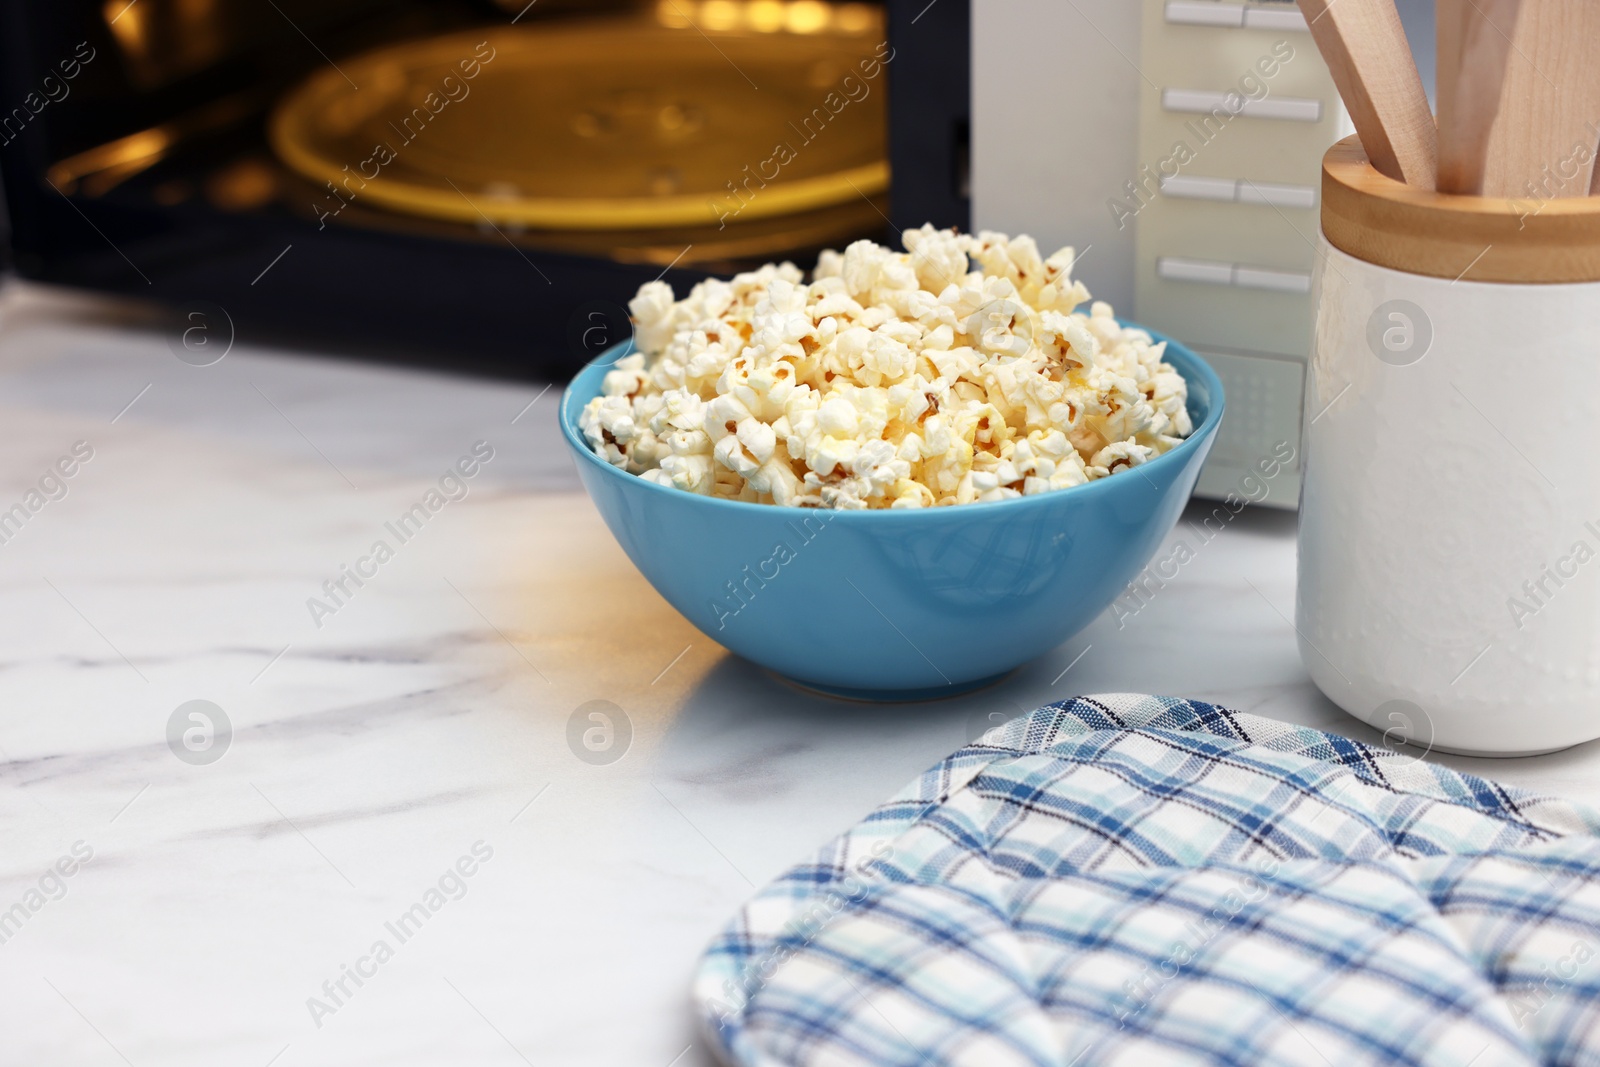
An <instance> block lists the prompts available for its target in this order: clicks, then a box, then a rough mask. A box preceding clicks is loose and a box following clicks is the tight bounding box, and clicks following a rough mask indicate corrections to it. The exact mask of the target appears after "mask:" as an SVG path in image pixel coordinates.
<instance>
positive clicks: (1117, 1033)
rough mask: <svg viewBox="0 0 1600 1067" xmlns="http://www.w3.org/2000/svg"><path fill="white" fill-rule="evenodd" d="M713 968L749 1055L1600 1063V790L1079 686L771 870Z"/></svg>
mask: <svg viewBox="0 0 1600 1067" xmlns="http://www.w3.org/2000/svg"><path fill="white" fill-rule="evenodd" d="M694 996H695V1002H696V1006H697V1008H698V1010H699V1012H700V1013H701V1016H702V1019H703V1021H704V1023H705V1026H706V1029H707V1032H708V1033H709V1034H710V1035H712V1039H713V1041H714V1042H715V1045H716V1047H717V1049H718V1051H719V1053H720V1054H721V1055H722V1056H723V1058H725V1059H726V1060H727V1061H728V1062H730V1063H734V1064H742V1065H748V1067H775V1065H779V1064H785V1065H789V1064H806V1065H813V1064H815V1065H823V1064H826V1065H841V1067H842V1065H847V1064H849V1065H872V1067H889V1065H902V1064H903V1065H906V1067H912V1065H922V1064H973V1065H980V1067H1009V1065H1013V1064H1015V1065H1019V1067H1020V1065H1037V1067H1046V1065H1050V1067H1065V1065H1077V1067H1087V1065H1090V1064H1129V1065H1144V1064H1266V1063H1271V1064H1310V1065H1313V1067H1346V1065H1349V1064H1428V1065H1439V1067H1499V1065H1504V1064H1518V1065H1523V1064H1594V1065H1600V812H1596V811H1595V810H1593V809H1591V808H1587V807H1584V806H1582V805H1578V804H1574V803H1570V802H1567V801H1562V800H1556V799H1552V798H1548V797H1542V796H1536V795H1533V794H1529V793H1526V792H1523V791H1520V790H1516V789H1510V788H1507V787H1505V786H1501V785H1497V784H1495V783H1494V782H1490V781H1486V780H1484V779H1482V778H1476V777H1473V776H1471V775H1466V774H1459V773H1456V772H1454V771H1451V770H1447V769H1445V768H1442V767H1439V766H1436V765H1434V764H1431V763H1426V762H1422V761H1419V760H1417V759H1415V758H1414V757H1413V756H1410V755H1406V754H1405V750H1404V749H1402V750H1401V751H1400V752H1398V753H1396V752H1390V751H1388V750H1386V749H1382V748H1373V747H1370V746H1367V745H1362V744H1358V743H1356V742H1354V741H1350V740H1348V739H1346V738H1342V737H1338V736H1336V735H1333V734H1325V733H1321V732H1319V731H1316V730H1309V729H1305V728H1303V727H1297V726H1291V725H1288V724H1285V723H1280V722H1274V721H1271V720H1267V719H1261V718H1256V717H1254V716H1249V715H1241V714H1238V713H1236V712H1233V711H1230V710H1228V709H1227V708H1222V707H1217V706H1215V705H1211V704H1205V703H1201V702H1199V701H1192V700H1176V699H1171V698H1165V697H1151V696H1129V695H1114V696H1098V697H1083V698H1079V699H1076V700H1071V701H1067V702H1064V703H1061V704H1053V705H1050V706H1049V707H1045V708H1040V709H1039V710H1038V711H1036V712H1033V713H1032V714H1030V715H1027V716H1024V717H1023V718H1020V719H1017V720H1014V721H1012V722H1011V723H1008V724H1006V725H1005V726H1002V727H997V728H996V729H994V730H992V731H990V732H989V733H988V734H986V735H984V737H983V738H980V739H979V740H978V741H977V742H975V743H974V744H971V745H968V746H967V747H965V748H963V749H960V750H959V751H957V752H956V753H954V754H953V755H951V756H950V757H949V758H947V759H945V760H944V761H942V762H941V763H939V764H938V765H937V766H935V767H933V768H932V769H931V770H929V771H928V772H927V773H925V774H924V775H922V777H921V778H919V779H918V780H917V781H916V782H914V783H912V784H911V785H910V786H909V787H907V788H906V789H905V790H903V791H902V792H901V793H900V794H899V795H898V796H896V797H894V798H893V799H891V800H890V801H888V802H887V803H886V804H884V805H883V806H882V807H880V808H879V809H878V810H877V811H875V812H873V813H872V814H871V815H869V816H868V817H867V818H866V819H865V820H864V821H862V822H861V823H860V824H859V825H858V826H856V827H855V828H854V829H853V830H851V831H850V832H848V833H846V834H845V835H844V836H842V837H840V838H839V839H838V840H836V841H835V842H833V843H832V844H831V845H829V846H828V847H827V848H825V849H824V850H823V851H822V853H821V854H820V855H818V856H817V857H816V858H815V859H813V860H811V861H810V862H807V863H803V864H801V865H800V866H798V867H796V868H794V869H793V870H792V871H790V872H789V873H788V874H786V875H785V876H783V877H782V878H780V879H779V880H778V881H777V882H776V883H774V884H773V885H771V886H769V887H768V888H766V889H765V890H763V891H762V892H761V893H760V894H758V895H757V896H756V897H755V898H754V899H753V900H751V901H750V902H749V903H748V904H746V905H745V906H744V908H743V909H742V910H741V911H740V912H739V914H738V915H737V916H736V917H735V919H734V920H733V922H732V923H730V924H729V926H728V927H727V929H726V930H725V931H724V932H723V933H722V934H721V935H720V936H718V937H717V938H716V940H715V941H714V942H713V943H712V944H711V947H710V948H709V949H708V950H707V952H706V955H705V957H704V959H703V960H702V961H701V964H700V967H699V970H698V972H697V974H696V977H695V982H694Z"/></svg>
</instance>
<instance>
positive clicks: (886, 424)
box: [579, 226, 1193, 509]
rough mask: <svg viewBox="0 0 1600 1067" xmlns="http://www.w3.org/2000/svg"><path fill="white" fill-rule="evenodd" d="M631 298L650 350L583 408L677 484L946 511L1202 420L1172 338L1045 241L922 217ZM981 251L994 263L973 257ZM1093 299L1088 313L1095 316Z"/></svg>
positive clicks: (606, 454) (601, 447) (1086, 469)
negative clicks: (1158, 337) (1088, 282)
mask: <svg viewBox="0 0 1600 1067" xmlns="http://www.w3.org/2000/svg"><path fill="white" fill-rule="evenodd" d="M902 239H903V242H904V245H905V249H906V252H905V253H903V254H902V253H897V252H893V251H891V250H890V249H888V248H885V247H883V246H881V245H878V244H875V243H874V242H872V241H857V242H855V243H854V244H852V245H850V246H849V247H848V248H846V249H845V250H844V251H843V252H842V253H841V252H834V251H828V252H823V253H822V254H821V256H820V257H819V258H818V260H817V265H816V269H815V271H814V272H813V276H812V280H811V281H810V283H809V284H807V283H806V281H805V279H804V277H803V276H802V275H801V273H800V271H799V270H798V269H797V268H796V267H795V266H794V265H793V264H790V263H784V264H768V265H767V266H764V267H762V268H761V269H759V270H756V271H749V272H746V273H743V274H739V275H737V276H735V277H734V278H732V279H731V280H729V281H726V282H724V281H718V280H715V279H712V280H707V281H704V282H701V283H699V284H698V285H696V286H695V287H694V288H693V289H692V290H691V291H690V292H689V294H688V296H686V297H685V298H684V299H683V300H678V301H675V300H674V299H673V293H672V290H671V288H670V287H668V286H667V285H666V284H665V283H663V282H650V283H648V284H646V285H644V286H643V287H641V288H640V290H639V293H638V295H637V296H635V297H634V299H633V300H632V301H631V302H630V303H629V305H628V306H629V308H630V310H631V311H632V313H633V318H634V323H635V331H634V334H635V340H636V343H637V345H638V348H639V353H636V354H633V355H630V356H627V357H626V358H624V359H620V360H618V361H617V363H616V365H615V366H614V367H613V368H611V370H609V371H608V372H607V373H606V375H605V378H604V380H603V382H602V386H601V392H602V395H601V396H599V397H596V398H595V399H593V400H591V401H590V402H589V403H588V404H587V405H586V406H585V407H584V410H583V412H582V413H581V415H580V417H579V428H580V429H581V431H582V432H583V435H584V438H585V440H586V441H588V443H589V446H590V447H591V448H592V449H593V450H594V451H595V453H596V454H597V455H599V456H601V457H602V458H603V459H605V460H606V461H607V462H608V463H611V464H613V465H615V466H617V467H621V468H622V469H624V470H626V471H629V472H630V473H633V474H637V475H639V476H640V477H643V478H645V479H646V480H648V481H651V482H655V483H656V484H658V485H663V486H667V487H670V488H673V489H678V490H682V491H684V492H692V493H700V494H702V495H705V496H715V497H718V498H720V499H727V500H744V501H750V502H755V503H765V504H779V505H784V506H791V507H824V508H842V509H866V508H925V507H942V506H948V505H952V504H966V503H973V502H979V501H996V500H1009V499H1013V498H1015V497H1018V496H1033V495H1037V494H1039V493H1048V492H1056V491H1059V490H1061V489H1068V488H1071V487H1073V486H1075V485H1082V484H1084V483H1085V482H1089V481H1092V480H1095V479H1097V478H1106V477H1111V476H1112V475H1115V474H1118V473H1120V472H1123V471H1126V470H1128V469H1130V468H1132V467H1137V466H1140V465H1142V464H1144V463H1148V462H1149V461H1150V460H1152V459H1154V458H1155V457H1157V456H1159V455H1161V454H1162V453H1163V452H1166V451H1168V450H1169V449H1171V448H1173V447H1176V446H1177V444H1178V443H1179V442H1180V441H1181V440H1182V439H1183V438H1185V437H1187V436H1188V435H1189V434H1190V433H1191V432H1193V426H1192V424H1191V421H1190V419H1189V414H1188V409H1187V406H1186V405H1187V400H1188V389H1187V386H1186V384H1185V383H1184V380H1183V377H1182V376H1181V375H1180V374H1178V373H1177V371H1175V370H1174V369H1173V368H1172V366H1170V365H1169V364H1167V363H1165V362H1163V361H1162V357H1163V355H1164V354H1165V345H1164V344H1157V343H1155V342H1154V341H1153V339H1152V338H1151V337H1150V335H1149V334H1147V333H1145V332H1144V331H1143V330H1134V329H1124V328H1123V327H1122V325H1121V324H1120V323H1118V322H1117V321H1116V318H1115V316H1114V314H1113V312H1112V310H1111V307H1110V305H1108V304H1105V303H1104V302H1100V301H1095V302H1093V303H1090V302H1089V291H1088V290H1087V289H1086V288H1085V287H1084V285H1083V283H1082V282H1079V281H1076V280H1074V279H1073V278H1072V268H1073V264H1074V262H1075V259H1076V253H1075V252H1074V251H1073V250H1072V249H1071V248H1064V249H1062V250H1060V251H1059V252H1056V253H1055V254H1054V255H1051V256H1049V257H1048V258H1046V257H1043V256H1041V255H1040V251H1039V248H1038V245H1037V244H1036V243H1035V242H1034V241H1033V239H1032V238H1030V237H1027V236H1018V237H1008V236H1007V235H1005V234H1000V233H991V232H984V233H980V234H978V235H976V236H970V235H964V234H959V233H956V232H954V231H951V230H936V229H934V228H933V227H932V226H923V227H921V228H920V229H916V230H907V231H905V233H904V234H903V235H902ZM973 261H976V264H977V269H973V266H974V263H973ZM1085 304H1088V305H1089V306H1088V311H1087V313H1086V312H1084V311H1081V310H1079V308H1081V307H1082V306H1083V305H1085Z"/></svg>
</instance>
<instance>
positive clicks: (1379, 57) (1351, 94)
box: [1299, 0, 1600, 189]
mask: <svg viewBox="0 0 1600 1067" xmlns="http://www.w3.org/2000/svg"><path fill="white" fill-rule="evenodd" d="M1572 2H1574V3H1578V2H1592V0H1572ZM1299 3H1300V12H1301V14H1303V15H1304V16H1305V18H1306V22H1307V23H1308V24H1310V26H1311V36H1312V38H1313V39H1314V40H1315V41H1316V42H1317V49H1318V51H1320V52H1321V53H1322V58H1323V59H1324V60H1325V61H1326V62H1327V64H1328V70H1329V72H1331V73H1332V74H1333V83H1334V85H1336V86H1337V87H1338V89H1339V96H1340V97H1341V98H1342V99H1343V100H1344V106H1345V108H1346V109H1347V110H1348V111H1349V112H1350V119H1351V121H1353V122H1354V123H1355V126H1356V133H1357V134H1359V135H1360V136H1361V146H1362V148H1364V149H1366V152H1367V158H1368V159H1370V160H1372V165H1373V166H1374V167H1376V168H1377V169H1378V171H1379V172H1380V173H1383V174H1386V175H1388V176H1389V177H1391V178H1394V179H1395V180H1396V181H1402V182H1405V183H1406V184H1407V185H1415V186H1418V187H1419V188H1423V189H1432V188H1433V187H1434V180H1435V170H1436V167H1437V160H1438V131H1437V129H1436V128H1435V127H1434V124H1433V112H1431V111H1430V110H1428V94H1427V93H1426V92H1425V91H1424V90H1423V88H1422V78H1421V77H1420V76H1419V75H1418V74H1417V64H1416V62H1415V61H1414V60H1412V58H1411V49H1410V48H1409V47H1408V46H1407V44H1406V35H1405V30H1404V28H1403V27H1402V26H1401V25H1400V14H1399V12H1397V11H1396V10H1395V7H1394V0H1299ZM1597 6H1600V5H1597Z"/></svg>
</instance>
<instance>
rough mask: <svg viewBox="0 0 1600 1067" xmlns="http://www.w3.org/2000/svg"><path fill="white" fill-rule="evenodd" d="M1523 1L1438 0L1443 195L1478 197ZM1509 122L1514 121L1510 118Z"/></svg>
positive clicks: (1480, 191) (1438, 97) (1440, 172)
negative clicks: (1518, 11) (1519, 8)
mask: <svg viewBox="0 0 1600 1067" xmlns="http://www.w3.org/2000/svg"><path fill="white" fill-rule="evenodd" d="M1520 3H1521V0H1437V3H1436V4H1435V7H1434V13H1435V19H1436V21H1437V23H1438V30H1439V34H1438V41H1439V49H1438V89H1437V92H1436V94H1435V95H1436V97H1437V99H1438V103H1439V191H1440V192H1441V193H1458V194H1462V195H1466V196H1477V195H1480V194H1481V193H1482V192H1483V181H1484V172H1485V171H1486V169H1487V168H1488V165H1489V138H1490V134H1491V133H1492V132H1493V130H1494V123H1495V117H1496V116H1497V115H1498V114H1499V112H1500V101H1501V95H1502V94H1501V90H1502V88H1503V87H1504V84H1505V77H1506V63H1507V60H1508V57H1509V56H1510V55H1511V37H1512V34H1513V33H1515V32H1516V28H1517V8H1518V6H1519V5H1520ZM1508 117H1510V116H1508Z"/></svg>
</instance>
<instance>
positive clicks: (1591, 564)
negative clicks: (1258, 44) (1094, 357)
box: [1296, 138, 1600, 756]
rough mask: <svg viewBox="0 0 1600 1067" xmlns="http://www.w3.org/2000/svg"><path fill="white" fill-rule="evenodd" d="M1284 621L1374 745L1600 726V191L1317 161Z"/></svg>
mask: <svg viewBox="0 0 1600 1067" xmlns="http://www.w3.org/2000/svg"><path fill="white" fill-rule="evenodd" d="M1318 247H1319V252H1320V255H1319V261H1318V264H1317V270H1316V282H1315V294H1316V296H1315V299H1316V303H1317V312H1316V328H1315V331H1316V332H1315V340H1314V343H1313V351H1312V357H1311V366H1310V372H1309V374H1308V375H1307V386H1306V406H1305V423H1306V430H1305V440H1304V463H1305V470H1304V473H1305V477H1304V483H1303V485H1304V488H1303V489H1302V494H1301V502H1300V535H1299V545H1300V570H1299V589H1298V597H1297V604H1296V616H1297V619H1296V626H1297V629H1298V630H1299V637H1300V654H1301V658H1302V659H1303V660H1304V662H1305V665H1306V667H1307V668H1308V670H1309V671H1310V672H1311V676H1312V678H1313V679H1314V680H1315V682H1316V684H1317V686H1318V687H1319V688H1320V689H1321V690H1322V691H1323V692H1324V693H1326V694H1327V695H1328V697H1329V698H1331V699H1332V700H1333V701H1334V702H1335V703H1336V704H1338V705H1339V706H1340V707H1342V708H1344V709H1345V710H1346V711H1348V712H1349V713H1350V714H1352V715H1354V716H1355V717H1356V718H1358V719H1361V720H1363V721H1365V722H1367V723H1369V724H1371V725H1372V726H1374V727H1376V728H1377V729H1379V730H1382V731H1384V732H1385V735H1386V737H1388V738H1390V739H1392V740H1400V739H1404V740H1406V741H1407V742H1410V743H1412V744H1414V745H1416V746H1417V747H1416V749H1414V750H1413V751H1417V752H1421V751H1424V750H1425V749H1426V748H1428V747H1433V748H1438V749H1442V750H1445V751H1451V752H1460V753H1468V754H1474V755H1497V756H1514V755H1530V754H1534V753H1539V752H1548V751H1553V750H1555V749H1560V748H1565V747H1567V746H1569V745H1574V744H1577V743H1579V742H1582V741H1588V740H1592V739H1594V738H1596V737H1600V450H1597V446H1600V197H1581V196H1580V197H1572V198H1563V199H1549V200H1544V199H1541V198H1540V197H1538V196H1534V195H1530V196H1529V197H1528V198H1527V199H1526V200H1512V201H1507V200H1498V199H1486V198H1480V197H1465V196H1447V195H1444V194H1439V193H1435V192H1432V191H1427V190H1421V189H1416V188H1412V187H1409V186H1406V185H1402V184H1401V183H1399V182H1395V181H1392V180H1390V179H1388V178H1386V177H1384V176H1382V175H1381V174H1379V173H1378V172H1377V171H1375V170H1374V169H1373V168H1372V167H1371V166H1370V165H1369V163H1368V162H1367V159H1366V157H1365V155H1364V154H1363V153H1362V151H1361V147H1360V144H1359V143H1358V142H1357V141H1356V140H1355V139H1354V138H1350V139H1347V140H1345V141H1342V142H1340V143H1339V144H1337V145H1335V146H1334V147H1333V148H1332V149H1330V150H1329V152H1328V154H1327V156H1326V157H1325V159H1324V160H1323V184H1322V232H1321V234H1320V235H1319V239H1318Z"/></svg>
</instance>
